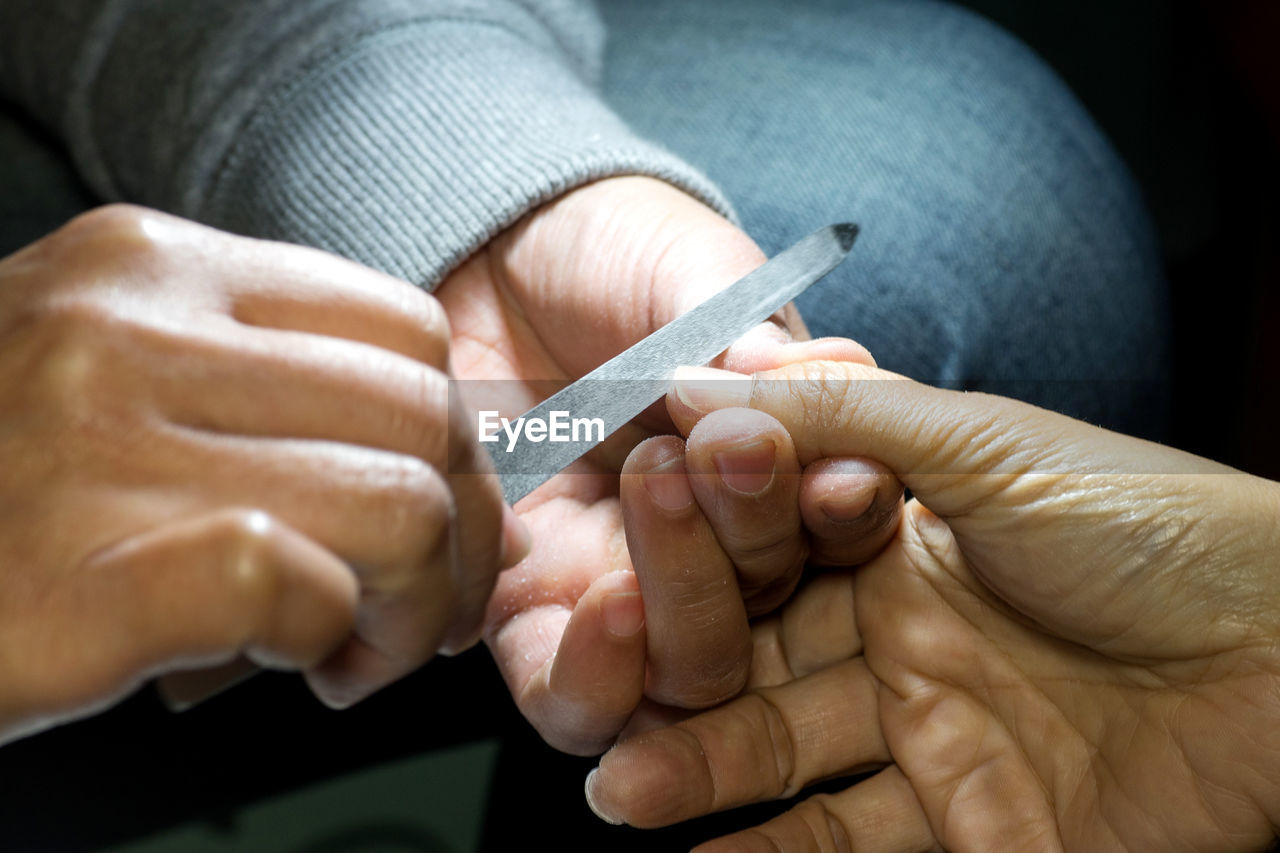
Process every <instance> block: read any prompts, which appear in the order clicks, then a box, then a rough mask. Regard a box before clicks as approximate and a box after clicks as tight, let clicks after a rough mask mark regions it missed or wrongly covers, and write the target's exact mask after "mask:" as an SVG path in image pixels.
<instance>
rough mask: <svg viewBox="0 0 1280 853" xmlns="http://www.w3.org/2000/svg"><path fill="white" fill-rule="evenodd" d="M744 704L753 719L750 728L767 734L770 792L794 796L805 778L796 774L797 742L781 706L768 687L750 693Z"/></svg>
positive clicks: (780, 795)
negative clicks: (771, 767) (772, 697)
mask: <svg viewBox="0 0 1280 853" xmlns="http://www.w3.org/2000/svg"><path fill="white" fill-rule="evenodd" d="M744 706H745V709H746V711H747V713H749V714H750V715H751V717H752V718H753V720H752V724H751V728H752V729H754V730H755V731H758V732H762V733H764V734H765V735H767V736H768V741H767V743H768V746H767V748H768V750H769V753H770V755H771V756H772V758H773V770H774V773H775V776H774V779H773V780H772V782H771V783H770V785H769V787H770V788H771V790H770V792H769V793H770V794H771V795H773V796H777V797H793V796H795V795H796V794H798V793H799V792H800V789H801V788H802V787H804V783H805V782H806V781H807V780H805V779H801V778H798V777H797V775H796V745H795V739H794V737H793V736H792V734H791V728H790V727H789V726H788V725H787V720H786V716H785V715H784V714H783V712H782V709H781V708H779V707H778V705H777V704H776V703H775V702H774V701H773V700H772V699H771V698H770V691H769V690H767V689H766V690H762V691H760V692H758V693H749V694H747V697H745V701H744Z"/></svg>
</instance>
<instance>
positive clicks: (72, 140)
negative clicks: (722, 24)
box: [0, 0, 727, 285]
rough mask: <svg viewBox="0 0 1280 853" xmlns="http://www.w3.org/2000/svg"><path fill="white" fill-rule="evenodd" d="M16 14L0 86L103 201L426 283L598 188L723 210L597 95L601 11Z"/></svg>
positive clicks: (364, 1)
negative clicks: (289, 244)
mask: <svg viewBox="0 0 1280 853" xmlns="http://www.w3.org/2000/svg"><path fill="white" fill-rule="evenodd" d="M6 15H7V16H8V17H9V19H10V21H11V22H12V25H11V26H6V27H5V28H4V30H5V32H6V33H7V35H0V40H3V42H5V43H3V44H0V54H3V55H5V56H10V57H11V59H10V60H9V61H8V62H5V61H3V60H0V63H2V64H0V84H2V85H3V86H4V89H5V91H6V92H7V93H8V94H9V95H10V96H11V97H13V98H14V99H15V100H17V101H19V102H20V103H22V104H23V105H24V106H25V107H26V108H27V109H29V110H30V111H32V112H33V113H36V114H37V115H38V116H39V117H41V118H42V119H43V120H44V121H45V123H46V124H48V125H49V126H51V127H52V128H54V129H55V131H56V132H58V133H59V134H60V135H61V136H62V137H63V138H64V139H65V140H66V141H67V144H68V146H69V147H70V148H71V150H72V152H73V154H74V156H75V158H76V161H77V163H78V165H79V167H80V168H81V170H82V172H83V173H84V174H85V176H86V177H87V179H88V180H89V182H90V184H91V185H92V186H93V188H94V189H95V190H96V191H97V192H98V193H100V194H101V195H102V196H103V197H105V198H109V199H126V200H132V201H137V202H141V203H143V204H147V205H150V206H153V207H158V208H162V209H166V210H170V211H173V212H176V213H178V214H180V215H183V216H186V217H189V218H192V219H197V220H200V221H204V222H208V223H210V224H214V225H217V226H219V227H222V228H225V229H228V230H232V231H237V232H241V233H249V234H254V235H258V236H264V237H271V238H276V239H283V240H289V241H293V242H300V243H306V244H310V245H316V246H320V247H322V248H326V249H329V250H332V251H335V252H338V253H340V254H344V255H347V256H349V257H353V258H355V259H357V260H360V261H362V262H364V263H367V264H369V265H372V266H375V267H377V268H380V269H382V270H384V271H387V272H391V273H393V274H395V275H397V276H400V277H402V278H407V279H409V280H412V281H415V282H418V283H422V284H430V285H433V284H434V283H436V282H438V281H439V280H440V279H441V278H442V277H443V275H444V274H445V273H446V272H448V271H449V270H450V269H452V268H453V267H454V266H455V265H456V264H457V263H458V262H459V261H461V260H462V259H463V258H465V257H466V256H467V255H468V254H470V253H471V252H472V251H474V250H475V249H476V248H477V247H479V246H480V245H483V244H484V243H485V242H487V240H488V239H489V238H490V237H492V236H493V235H494V234H496V233H498V232H499V231H501V230H502V229H503V228H505V227H506V226H508V225H509V224H510V223H512V222H513V221H514V220H515V219H517V218H518V217H519V216H520V215H522V214H523V213H525V212H526V211H528V210H530V209H532V208H533V207H535V206H537V205H538V204H539V203H541V202H542V201H545V200H546V199H549V198H551V197H554V196H556V195H559V194H560V193H563V192H564V191H566V190H568V189H570V188H572V187H574V186H577V185H579V184H582V183H585V182H587V181H590V180H592V179H594V178H597V177H602V176H606V175H612V174H623V173H641V174H649V175H653V176H656V177H661V178H664V179H666V180H668V181H670V182H672V183H675V184H677V185H678V186H681V187H682V188H684V189H687V190H689V191H691V192H693V193H694V194H695V195H697V196H699V197H701V198H703V199H704V200H706V201H709V202H711V203H712V204H713V205H715V206H717V207H719V208H721V209H722V210H723V209H726V207H727V205H726V204H725V203H724V202H723V200H722V199H720V197H719V196H718V194H717V193H716V190H715V189H714V188H713V187H712V186H711V185H710V184H709V183H708V182H707V181H705V179H703V178H702V177H701V176H700V175H698V173H697V172H695V171H694V170H692V169H690V168H689V167H687V166H686V165H684V164H683V163H681V162H680V161H679V160H677V159H675V158H674V157H671V156H670V155H667V154H666V153H665V152H663V151H661V150H660V149H658V148H656V147H655V146H652V145H650V144H648V143H646V142H644V141H642V140H640V139H638V138H637V137H635V136H634V135H633V134H631V133H630V131H629V130H628V129H627V128H626V127H625V126H624V125H623V124H622V122H621V121H619V120H618V119H617V118H616V117H615V116H614V115H613V114H612V112H611V111H610V110H609V109H608V107H607V106H605V105H604V104H603V102H602V101H601V100H600V99H599V98H598V96H597V94H596V92H595V90H594V83H595V80H596V78H597V77H598V74H599V63H600V56H601V43H602V32H601V29H600V25H599V22H598V20H597V18H596V17H595V15H594V12H593V10H592V9H591V8H590V7H589V6H588V5H587V4H582V3H574V4H563V3H522V2H497V0H488V2H459V0H453V2H444V1H443V0H433V1H432V2H418V3H408V2H395V0H347V2H331V1H330V2H320V0H306V2H287V3H286V2H282V0H268V2H262V0H256V1H255V2H248V0H245V2H227V3H220V4H216V5H215V6H214V7H212V8H208V9H206V8H204V7H201V8H200V10H199V14H195V13H193V12H192V11H191V10H190V8H189V7H188V4H171V3H162V2H145V1H144V0H116V2H109V3H106V4H105V5H104V4H101V3H93V2H87V0H57V2H54V3H52V4H49V3H35V2H34V0H17V2H15V3H13V4H10V6H9V11H7V12H6ZM6 23H7V24H9V23H10V22H6ZM67 57H71V59H70V61H67Z"/></svg>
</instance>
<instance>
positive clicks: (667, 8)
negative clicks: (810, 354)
mask: <svg viewBox="0 0 1280 853" xmlns="http://www.w3.org/2000/svg"><path fill="white" fill-rule="evenodd" d="M601 7H602V11H603V13H604V16H605V20H606V24H607V27H608V31H609V33H610V35H611V38H610V42H609V48H608V52H609V55H608V60H607V62H606V64H605V68H606V74H607V79H606V92H607V95H608V97H609V99H610V101H611V102H612V104H613V105H614V107H615V109H617V110H618V111H619V112H620V113H621V114H622V115H623V116H624V117H625V118H626V119H627V120H628V121H629V122H631V124H632V125H633V126H634V127H635V128H636V129H637V130H638V131H639V132H641V133H642V134H645V135H647V136H649V137H650V138H652V139H655V140H657V141H659V142H661V143H663V144H665V145H666V146H668V147H669V148H670V149H672V150H673V151H675V152H676V153H677V154H679V155H681V156H682V157H684V158H685V159H686V160H688V161H689V162H691V163H693V164H694V165H696V166H698V167H700V168H701V169H703V170H704V171H705V172H706V173H707V174H708V175H709V176H710V177H711V178H712V179H713V180H714V181H716V182H717V183H718V184H719V185H720V186H721V187H722V188H723V189H724V190H725V192H726V193H727V194H728V196H729V198H730V199H731V200H732V201H733V202H734V204H735V205H736V206H737V211H738V215H739V217H740V219H741V223H742V225H743V226H744V227H745V228H746V230H747V231H748V232H749V233H750V234H751V235H752V236H753V237H754V238H755V239H756V240H757V242H759V243H760V245H761V247H762V248H763V249H764V250H765V251H766V252H768V253H770V254H772V253H774V252H775V251H777V250H779V249H781V248H783V247H785V246H786V245H787V244H788V243H790V242H792V241H794V240H795V239H797V238H799V237H800V236H802V235H804V234H805V233H808V232H809V231H811V230H813V229H814V228H817V227H819V226H821V225H824V224H827V223H831V222H838V221H855V222H858V223H860V224H861V226H862V235H861V237H860V238H859V241H858V244H857V246H856V247H855V248H854V251H853V254H852V255H851V256H850V258H849V260H848V261H846V262H845V264H844V265H843V266H841V267H840V268H839V269H837V270H836V272H834V273H833V274H832V275H830V276H829V277H828V278H827V279H826V280H824V281H823V282H821V283H819V284H818V285H817V286H815V287H814V288H811V289H810V291H809V292H808V293H806V294H805V295H804V297H802V299H801V300H800V307H801V309H802V312H803V314H804V317H805V319H806V321H807V322H808V324H809V327H810V329H811V331H812V332H813V334H814V335H815V336H819V335H843V336H847V337H852V338H855V339H857V340H858V341H860V342H862V343H863V344H864V345H866V346H867V347H868V348H869V349H870V350H871V352H872V354H873V355H875V357H876V358H877V360H878V361H879V363H880V364H881V366H883V367H886V368H888V369H891V370H895V371H898V372H900V373H905V374H907V375H909V376H911V377H914V378H917V379H921V380H923V381H927V382H931V383H935V384H942V385H948V386H952V387H963V388H968V389H978V390H986V391H994V392H997V393H1003V394H1007V395H1011V396H1017V397H1021V398H1024V399H1027V400H1029V401H1031V402H1035V403H1037V404H1039V405H1044V406H1047V407H1049V408H1053V409H1057V410H1060V411H1064V412H1067V413H1068V414H1071V415H1074V416H1076V417H1080V418H1084V419H1086V420H1089V421H1092V422H1095V423H1100V424H1102V425H1105V426H1107V427H1110V428H1113V429H1119V430H1122V431H1125V432H1130V433H1136V434H1141V435H1146V436H1151V437H1157V436H1159V435H1160V434H1161V433H1162V429H1163V424H1164V420H1165V411H1166V403H1167V396H1168V377H1167V372H1168V349H1169V341H1168V335H1169V332H1168V318H1167V313H1168V307H1167V304H1166V302H1167V294H1166V286H1165V282H1164V279H1163V273H1162V269H1161V263H1160V258H1159V255H1158V252H1157V246H1156V241H1155V238H1154V235H1153V233H1152V227H1151V225H1150V223H1149V220H1148V217H1147V214H1146V212H1145V210H1144V207H1143V203H1142V200H1141V198H1140V195H1139V193H1138V191H1137V188H1136V186H1135V184H1134V182H1133V180H1132V179H1131V177H1130V175H1129V174H1128V172H1127V170H1126V169H1125V167H1124V165H1123V164H1122V163H1121V162H1120V161H1119V159H1118V158H1117V156H1116V155H1115V153H1114V152H1113V151H1112V150H1111V147H1110V146H1109V144H1108V143H1107V140H1106V139H1105V138H1104V137H1103V135H1102V134H1101V132H1100V131H1099V130H1098V128H1097V127H1096V126H1095V125H1094V123H1093V122H1092V120H1091V119H1090V117H1089V115H1088V114H1087V113H1086V112H1085V110H1084V109H1083V108H1082V107H1081V105H1080V104H1079V103H1078V102H1077V101H1076V100H1075V98H1074V97H1073V96H1072V94H1071V92H1070V91H1069V90H1068V89H1067V87H1066V86H1065V85H1064V84H1063V83H1062V82H1061V81H1060V80H1059V79H1058V78H1057V77H1056V76H1055V75H1054V74H1053V72H1052V71H1050V70H1049V69H1048V68H1047V67H1046V66H1045V64H1044V63H1043V62H1042V61H1040V60H1039V58H1038V57H1037V56H1036V55H1035V54H1034V53H1032V52H1031V51H1030V50H1029V49H1028V48H1027V47H1025V46H1024V45H1022V44H1021V43H1020V42H1018V41H1017V40H1015V39H1013V38H1012V37H1010V36H1008V35H1007V34H1005V33H1004V32H1003V31H1001V30H999V29H998V28H997V27H995V26H994V25H992V24H990V23H989V22H987V21H985V20H984V19H982V18H979V17H978V16H976V15H974V14H971V13H969V12H966V11H963V10H961V9H959V8H957V7H954V6H949V5H945V4H942V3H937V2H930V0H805V2H787V0H736V2H732V3H689V2H683V0H652V2H645V3H635V2H630V0H606V2H603V3H602V4H601Z"/></svg>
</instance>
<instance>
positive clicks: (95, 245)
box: [55, 204, 172, 267]
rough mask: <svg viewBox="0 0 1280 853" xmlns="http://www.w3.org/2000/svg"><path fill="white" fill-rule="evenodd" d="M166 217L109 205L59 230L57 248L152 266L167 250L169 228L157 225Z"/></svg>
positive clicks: (142, 208) (147, 211)
mask: <svg viewBox="0 0 1280 853" xmlns="http://www.w3.org/2000/svg"><path fill="white" fill-rule="evenodd" d="M162 220H164V221H167V220H168V217H165V216H164V215H163V214H160V213H157V212H156V211H153V210H148V209H147V208H144V207H138V206H136V205H131V204H109V205H105V206H103V207H99V208H95V209H93V210H91V211H89V212H87V213H83V214H81V215H80V216H78V217H76V218H75V219H73V220H71V221H70V222H69V223H67V224H66V225H65V226H63V227H62V229H60V230H59V231H58V232H57V234H56V235H55V237H56V238H57V240H58V242H59V244H60V245H59V248H61V249H64V250H68V251H71V252H73V253H76V254H77V256H80V255H84V254H92V256H93V257H94V258H95V260H98V261H104V260H114V261H116V262H127V263H128V264H129V265H130V266H134V267H136V266H139V265H154V264H155V263H156V262H158V261H160V260H162V259H163V258H164V257H165V256H166V255H167V252H168V250H169V249H170V244H171V242H172V241H171V239H169V238H168V236H167V235H168V234H170V233H171V231H172V229H171V228H162V227H159V226H160V224H161V222H162Z"/></svg>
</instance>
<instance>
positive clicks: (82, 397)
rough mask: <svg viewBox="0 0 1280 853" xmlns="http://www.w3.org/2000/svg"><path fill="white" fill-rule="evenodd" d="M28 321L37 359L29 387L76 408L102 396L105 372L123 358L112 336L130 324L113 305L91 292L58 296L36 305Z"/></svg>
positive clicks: (45, 398)
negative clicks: (118, 355) (100, 389)
mask: <svg viewBox="0 0 1280 853" xmlns="http://www.w3.org/2000/svg"><path fill="white" fill-rule="evenodd" d="M26 325H27V328H28V329H29V332H28V335H29V337H28V339H27V340H28V341H29V345H30V347H31V352H30V354H31V363H32V364H33V365H35V369H34V375H32V376H31V377H30V380H29V381H28V382H27V383H26V390H27V391H28V392H29V393H33V394H35V395H37V396H39V397H40V398H41V399H44V400H53V401H59V402H61V403H63V404H66V405H67V406H70V407H72V408H79V407H80V406H82V405H85V404H87V403H88V401H90V400H93V399H96V398H97V396H98V394H97V389H98V387H99V379H100V377H101V375H102V372H103V371H104V370H106V369H107V367H108V365H111V364H113V363H115V362H117V360H116V359H114V358H111V357H109V356H110V351H111V349H112V343H111V341H112V339H113V337H115V336H116V335H118V333H119V332H120V331H121V327H122V326H123V325H125V323H124V322H123V321H122V320H121V319H120V318H119V317H118V316H116V314H115V313H114V312H113V311H112V309H111V308H110V307H109V306H108V305H104V304H103V303H101V302H99V301H97V300H94V299H91V298H65V299H56V300H52V301H48V302H45V303H44V304H42V305H39V306H37V307H35V308H33V309H32V311H31V312H30V313H29V314H28V317H27V319H26ZM117 366H118V365H117Z"/></svg>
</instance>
